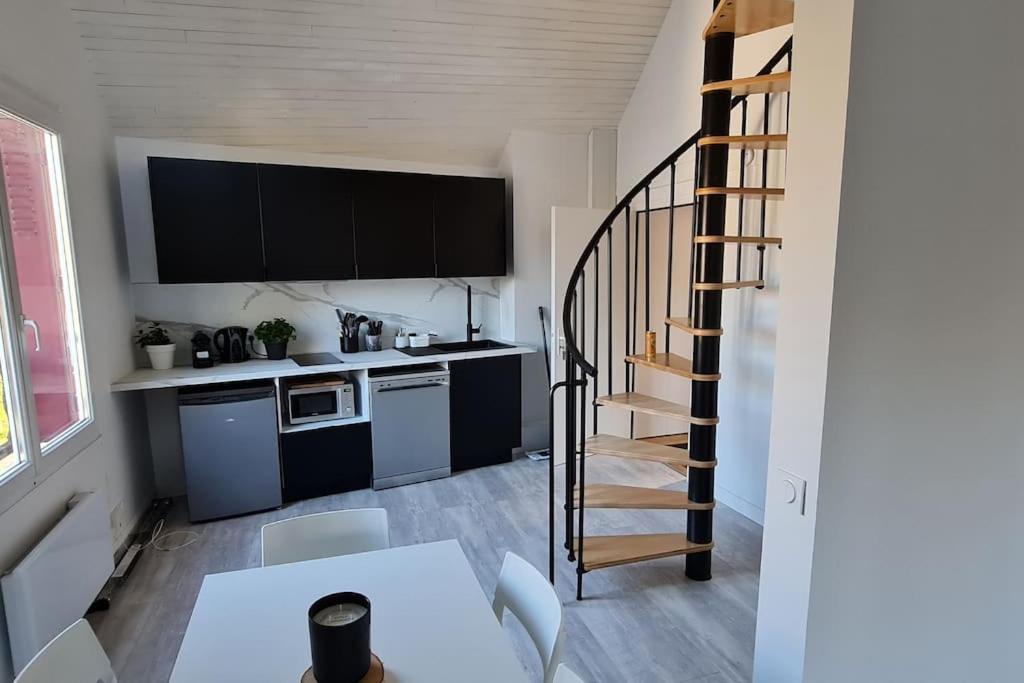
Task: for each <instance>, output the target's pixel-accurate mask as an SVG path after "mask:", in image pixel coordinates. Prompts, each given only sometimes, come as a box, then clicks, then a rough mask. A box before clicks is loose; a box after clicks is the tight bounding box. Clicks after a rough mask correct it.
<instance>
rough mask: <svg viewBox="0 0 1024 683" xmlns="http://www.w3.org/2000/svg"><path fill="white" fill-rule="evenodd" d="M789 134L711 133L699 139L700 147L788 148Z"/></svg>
mask: <svg viewBox="0 0 1024 683" xmlns="http://www.w3.org/2000/svg"><path fill="white" fill-rule="evenodd" d="M788 142H789V136H788V135H786V134H785V133H777V134H770V135H709V136H707V137H703V138H700V139H699V140H697V146H698V147H707V146H708V145H729V149H786V145H787V144H788Z"/></svg>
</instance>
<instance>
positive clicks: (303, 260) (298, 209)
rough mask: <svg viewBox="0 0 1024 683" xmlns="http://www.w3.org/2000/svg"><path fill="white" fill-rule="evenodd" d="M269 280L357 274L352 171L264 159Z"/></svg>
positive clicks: (263, 203) (263, 202)
mask: <svg viewBox="0 0 1024 683" xmlns="http://www.w3.org/2000/svg"><path fill="white" fill-rule="evenodd" d="M259 173H260V206H261V208H262V212H263V238H264V242H265V244H266V254H267V279H268V280H286V281H287V280H347V279H350V278H354V277H355V276H356V264H355V253H354V245H353V233H352V188H351V175H350V174H349V172H348V171H345V170H342V169H336V168H309V167H304V166H279V165H271V164H260V167H259Z"/></svg>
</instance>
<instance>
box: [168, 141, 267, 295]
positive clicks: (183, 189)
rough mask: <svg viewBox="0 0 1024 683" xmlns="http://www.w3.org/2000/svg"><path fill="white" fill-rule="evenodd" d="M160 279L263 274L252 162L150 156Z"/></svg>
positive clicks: (255, 278)
mask: <svg viewBox="0 0 1024 683" xmlns="http://www.w3.org/2000/svg"><path fill="white" fill-rule="evenodd" d="M149 187H150V193H151V196H152V201H153V228H154V231H155V237H156V253H157V267H158V269H159V272H160V282H164V283H179V282H259V281H262V280H263V279H264V272H263V237H262V234H261V230H260V204H259V187H258V181H257V174H256V166H255V164H240V163H231V162H224V161H199V160H194V159H166V158H160V157H150V158H149Z"/></svg>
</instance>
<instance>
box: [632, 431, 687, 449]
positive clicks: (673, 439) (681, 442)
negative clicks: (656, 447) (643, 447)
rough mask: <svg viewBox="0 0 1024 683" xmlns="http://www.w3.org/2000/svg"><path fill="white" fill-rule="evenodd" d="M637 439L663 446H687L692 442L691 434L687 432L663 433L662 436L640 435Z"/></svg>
mask: <svg viewBox="0 0 1024 683" xmlns="http://www.w3.org/2000/svg"><path fill="white" fill-rule="evenodd" d="M637 441H646V442H647V443H657V444H661V445H662V446H687V445H689V443H690V435H689V434H687V433H686V432H682V433H680V434H662V435H660V436H640V437H637Z"/></svg>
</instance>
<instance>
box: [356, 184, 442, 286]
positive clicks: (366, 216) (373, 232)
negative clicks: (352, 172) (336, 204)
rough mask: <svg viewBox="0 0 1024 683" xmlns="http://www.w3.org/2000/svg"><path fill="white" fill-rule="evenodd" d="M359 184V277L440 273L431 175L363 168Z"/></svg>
mask: <svg viewBox="0 0 1024 683" xmlns="http://www.w3.org/2000/svg"><path fill="white" fill-rule="evenodd" d="M355 188H356V199H355V235H356V268H357V271H358V275H359V279H360V280H372V279H381V278H402V277H434V275H435V273H436V269H435V266H434V215H433V214H434V210H433V197H432V187H431V183H430V176H427V175H418V174H414V173H383V172H377V171H361V172H357V173H356V179H355Z"/></svg>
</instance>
